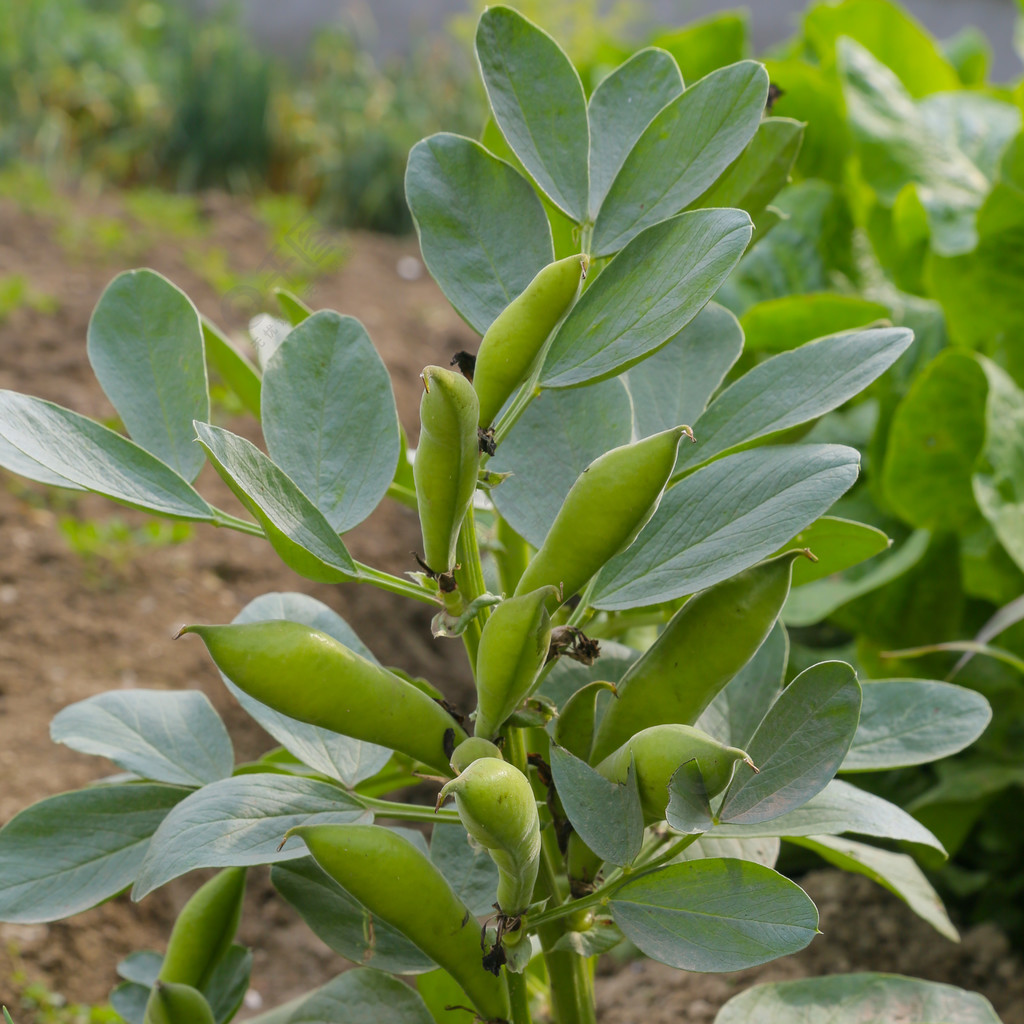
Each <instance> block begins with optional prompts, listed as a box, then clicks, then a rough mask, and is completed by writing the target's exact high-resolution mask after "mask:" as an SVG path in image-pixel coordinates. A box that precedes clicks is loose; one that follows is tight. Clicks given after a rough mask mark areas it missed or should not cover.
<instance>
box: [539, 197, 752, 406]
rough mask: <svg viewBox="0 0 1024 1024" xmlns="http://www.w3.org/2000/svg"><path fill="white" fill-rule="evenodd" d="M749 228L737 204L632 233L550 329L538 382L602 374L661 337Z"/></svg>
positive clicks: (731, 263) (706, 290)
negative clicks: (545, 355)
mask: <svg viewBox="0 0 1024 1024" xmlns="http://www.w3.org/2000/svg"><path fill="white" fill-rule="evenodd" d="M751 230H752V228H751V223H750V218H749V217H748V216H747V215H746V214H745V213H743V212H742V211H740V210H695V211H693V212H692V213H684V214H681V215H680V216H678V217H672V218H670V219H669V220H665V221H663V222H661V223H659V224H655V225H654V226H653V227H649V228H647V229H646V230H645V231H643V232H640V233H638V234H636V236H635V237H633V238H632V241H630V243H629V244H628V245H627V246H626V248H624V249H623V250H622V252H620V253H619V255H618V256H616V257H615V259H614V260H612V261H611V263H609V264H608V266H607V267H605V269H604V270H603V271H602V272H601V274H600V275H599V276H598V278H597V280H595V281H594V283H593V284H592V285H591V286H590V287H589V288H588V289H587V290H586V291H585V292H584V293H583V295H582V296H581V297H580V299H579V300H578V301H577V303H576V304H575V305H574V306H573V307H572V309H571V310H570V311H569V315H568V316H567V317H566V318H565V320H564V321H563V322H562V325H561V326H560V327H559V328H558V329H557V331H556V332H555V336H554V338H553V339H552V341H551V347H550V348H549V349H548V354H547V358H546V360H545V363H544V369H543V371H542V372H541V378H540V383H541V386H542V387H546V388H566V387H577V386H579V385H580V384H586V383H588V382H589V381H595V380H601V379H603V378H605V377H610V376H612V375H613V374H616V373H618V372H619V371H620V370H622V369H624V368H626V367H628V366H632V365H633V364H634V363H638V362H639V361H640V360H641V359H643V358H644V356H646V355H648V354H650V353H652V352H655V351H657V350H658V349H659V348H661V346H662V345H665V344H666V343H668V342H669V341H670V340H671V339H672V338H673V337H674V336H675V335H676V334H678V333H679V331H681V330H682V329H683V328H684V327H685V326H686V325H687V324H688V323H689V322H690V321H691V320H692V319H693V318H694V317H695V316H696V315H697V314H698V313H699V312H700V311H701V309H702V308H703V307H704V306H705V305H706V304H707V302H708V300H709V299H710V298H711V297H712V296H713V295H714V294H715V292H716V291H717V290H718V288H719V286H720V285H721V284H722V282H723V281H724V280H725V279H726V277H727V276H728V275H729V273H730V272H731V271H732V269H733V268H734V267H735V266H736V264H737V262H738V261H739V258H740V257H741V256H742V255H743V250H744V249H745V248H746V246H747V243H748V242H749V241H750V233H751Z"/></svg>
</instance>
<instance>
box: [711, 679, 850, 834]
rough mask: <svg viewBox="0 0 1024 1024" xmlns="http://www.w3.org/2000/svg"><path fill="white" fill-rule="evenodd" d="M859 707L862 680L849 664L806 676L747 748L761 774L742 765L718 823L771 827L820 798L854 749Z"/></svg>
mask: <svg viewBox="0 0 1024 1024" xmlns="http://www.w3.org/2000/svg"><path fill="white" fill-rule="evenodd" d="M860 704H861V692H860V684H859V683H858V682H857V674H856V673H855V672H854V671H853V669H852V668H850V666H849V665H847V664H845V663H844V662H841V661H824V662H821V663H820V664H818V665H814V666H813V667H811V668H809V669H806V670H805V671H803V672H801V673H800V675H798V676H797V677H796V679H794V680H793V682H791V683H790V684H789V686H787V687H786V688H785V689H784V690H783V691H782V694H781V695H780V696H779V698H778V700H776V701H775V703H774V704H773V705H772V706H771V708H770V709H769V711H768V714H766V715H765V717H764V719H763V720H762V722H761V724H760V725H759V726H758V727H757V729H756V731H755V732H754V735H753V736H752V737H751V738H750V742H749V743H748V744H747V748H746V749H747V753H748V754H750V757H751V760H752V761H753V762H754V764H755V765H757V767H758V768H759V769H760V771H759V772H758V773H757V774H754V773H753V772H752V770H751V769H750V768H748V767H747V766H746V765H745V764H742V763H741V764H739V765H737V767H736V774H735V775H734V776H733V780H732V784H731V785H730V786H729V789H728V791H727V793H726V795H725V800H724V802H723V804H722V806H721V808H720V809H719V812H718V816H719V818H720V819H721V820H722V821H728V822H736V823H740V824H753V823H756V822H760V821H770V820H771V819H772V818H779V817H781V816H782V815H784V814H787V813H788V812H789V811H792V810H794V809H795V808H797V807H801V806H802V805H803V804H805V803H806V802H807V801H808V800H810V799H811V798H812V797H814V796H816V795H817V794H818V793H820V792H821V791H822V790H823V789H824V788H825V787H826V786H827V785H828V783H829V781H830V780H831V779H832V778H833V777H834V776H835V774H836V771H837V770H838V768H839V766H840V764H842V762H843V758H844V757H845V756H846V752H847V751H848V750H849V749H850V744H851V743H852V742H853V736H854V733H855V732H856V731H857V720H858V718H859V717H860Z"/></svg>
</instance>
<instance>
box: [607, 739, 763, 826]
mask: <svg viewBox="0 0 1024 1024" xmlns="http://www.w3.org/2000/svg"><path fill="white" fill-rule="evenodd" d="M631 759H632V761H633V764H634V766H635V770H636V781H637V787H638V788H639V790H640V803H641V805H642V807H643V810H644V818H645V820H646V822H647V824H649V825H650V824H653V823H654V822H656V821H664V819H665V809H666V807H668V784H669V782H670V781H671V779H672V776H673V775H674V774H675V772H676V771H677V770H678V769H679V767H680V766H681V765H683V764H685V763H686V762H687V761H696V762H697V767H698V768H699V769H700V773H701V776H702V777H703V779H704V788H705V789H706V790H707V794H708V796H709V797H712V796H717V795H718V794H719V793H721V792H722V790H723V789H725V787H726V786H727V785H729V780H730V779H731V778H732V773H733V770H734V769H735V767H736V764H737V763H738V762H739V761H746V762H747V764H750V765H752V764H753V762H751V760H750V756H749V755H748V754H747V752H746V751H745V750H740V749H739V747H730V746H727V745H726V744H724V743H719V742H718V740H716V739H715V738H714V737H713V736H709V735H708V734H707V733H706V732H702V731H701V730H700V729H694V728H693V727H692V726H689V725H655V726H653V727H652V728H650V729H643V730H641V731H640V732H638V733H637V734H636V735H635V736H633V737H631V738H630V739H629V740H627V741H626V742H625V743H623V744H622V746H621V747H619V749H618V750H616V751H615V752H614V753H612V754H609V755H608V757H606V758H605V759H604V760H603V761H602V762H601V763H600V764H599V765H598V766H597V770H598V771H599V772H600V773H601V774H602V775H603V776H604V777H605V778H606V779H609V780H610V781H611V782H625V781H626V774H627V772H628V771H629V763H630V760H631Z"/></svg>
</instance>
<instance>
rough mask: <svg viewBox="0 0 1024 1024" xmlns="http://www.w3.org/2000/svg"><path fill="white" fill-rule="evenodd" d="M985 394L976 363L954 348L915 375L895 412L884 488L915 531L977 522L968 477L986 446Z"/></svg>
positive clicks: (900, 513) (956, 526)
mask: <svg viewBox="0 0 1024 1024" xmlns="http://www.w3.org/2000/svg"><path fill="white" fill-rule="evenodd" d="M987 394H988V384H987V381H986V377H985V373H984V371H983V369H982V367H981V365H980V364H979V362H978V360H977V359H976V357H975V356H974V355H973V354H971V353H968V352H964V351H961V350H959V349H955V348H952V349H945V350H944V351H942V352H941V353H940V354H939V355H938V356H936V358H935V359H933V360H932V361H931V362H930V363H929V364H928V365H927V366H926V367H925V368H924V370H922V371H921V373H919V374H918V376H917V377H916V379H915V380H914V382H913V384H912V385H911V387H910V391H909V392H908V393H907V394H906V396H905V397H904V398H903V400H902V401H901V402H900V404H899V405H898V406H897V408H896V412H895V414H894V415H893V418H892V423H891V425H890V427H889V443H888V445H887V448H886V454H885V463H884V465H883V467H882V485H883V487H884V489H885V496H886V498H887V499H888V501H889V502H890V503H891V505H892V507H893V509H894V510H895V511H896V512H897V514H898V515H899V516H900V518H902V519H904V520H905V521H906V522H908V523H910V524H911V525H912V526H915V527H918V528H923V529H926V530H936V531H942V530H957V529H959V528H961V527H963V526H966V525H967V524H968V523H969V522H970V521H971V519H973V518H974V517H976V516H977V514H978V511H977V506H976V504H975V498H974V493H973V491H972V489H971V476H972V473H973V471H974V467H975V462H976V460H977V458H978V455H979V454H980V453H981V450H982V446H983V444H984V442H985V412H986V397H987Z"/></svg>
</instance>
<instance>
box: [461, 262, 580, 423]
mask: <svg viewBox="0 0 1024 1024" xmlns="http://www.w3.org/2000/svg"><path fill="white" fill-rule="evenodd" d="M589 264H590V259H589V257H588V256H587V255H586V254H585V253H580V254H579V255H576V256H568V257H566V258H565V259H564V260H558V261H557V262H555V263H549V264H548V265H547V266H546V267H544V269H543V270H541V271H540V272H539V273H538V274H537V276H536V277H534V279H533V280H532V281H531V282H530V283H529V284H528V285H527V286H526V288H525V289H524V290H523V291H522V293H521V294H519V295H518V296H517V297H516V298H514V299H513V300H512V301H511V302H510V303H509V304H508V305H507V306H506V307H505V308H504V309H503V310H502V311H501V313H499V314H498V316H497V317H496V318H495V320H494V322H493V323H492V324H491V326H490V327H488V328H487V331H486V333H485V334H484V336H483V340H482V341H481V342H480V349H479V351H478V352H477V355H476V366H475V367H474V369H473V388H474V389H475V391H476V393H477V397H478V398H479V399H480V426H481V427H484V428H487V427H490V426H491V424H492V423H493V422H494V420H495V418H496V417H497V415H498V413H499V412H500V411H501V407H502V406H503V405H504V404H505V402H506V401H508V399H509V397H510V396H511V394H512V392H513V391H515V389H516V388H517V387H518V386H519V385H520V384H521V383H522V382H523V381H524V380H525V378H526V374H527V371H528V370H529V369H530V364H531V363H532V362H533V360H534V359H535V358H536V356H537V353H538V352H540V350H541V347H542V346H543V344H544V342H545V341H546V340H547V337H548V335H549V334H550V333H551V332H552V330H553V329H554V327H555V325H556V324H557V323H558V321H559V320H561V319H562V317H563V316H564V314H565V312H566V310H567V309H568V308H569V306H570V305H571V304H572V300H573V299H574V298H575V297H576V291H577V289H578V288H579V284H580V277H581V276H583V277H586V273H587V267H588V266H589Z"/></svg>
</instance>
